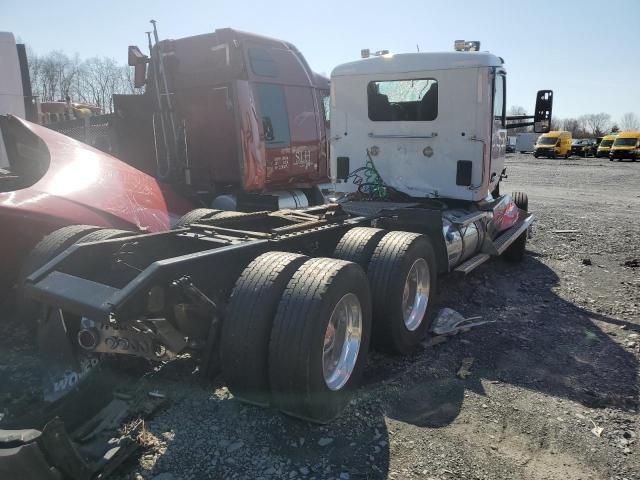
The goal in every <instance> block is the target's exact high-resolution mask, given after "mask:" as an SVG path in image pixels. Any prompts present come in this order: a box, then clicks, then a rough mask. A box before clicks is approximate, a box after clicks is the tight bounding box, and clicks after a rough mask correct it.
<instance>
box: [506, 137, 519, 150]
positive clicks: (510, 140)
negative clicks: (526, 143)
mask: <svg viewBox="0 0 640 480" xmlns="http://www.w3.org/2000/svg"><path fill="white" fill-rule="evenodd" d="M516 141H517V137H515V136H511V135H510V136H508V137H507V153H514V152H515V151H516Z"/></svg>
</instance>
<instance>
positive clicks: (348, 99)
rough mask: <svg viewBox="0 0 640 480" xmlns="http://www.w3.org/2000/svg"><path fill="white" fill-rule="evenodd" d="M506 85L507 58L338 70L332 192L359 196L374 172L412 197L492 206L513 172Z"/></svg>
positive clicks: (397, 59) (430, 56)
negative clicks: (505, 174)
mask: <svg viewBox="0 0 640 480" xmlns="http://www.w3.org/2000/svg"><path fill="white" fill-rule="evenodd" d="M505 82H506V71H505V70H504V67H503V65H502V61H501V59H500V58H498V57H496V56H495V55H492V54H490V53H485V52H443V53H407V54H398V55H386V56H384V57H374V58H368V59H365V60H360V61H356V62H351V63H347V64H344V65H341V66H339V67H336V68H335V69H334V70H333V72H332V74H331V89H332V90H331V91H332V94H331V131H332V136H331V169H330V170H331V176H332V182H334V184H333V185H332V188H335V190H336V191H338V192H353V191H356V190H358V187H359V184H361V183H362V181H361V180H360V179H359V177H363V176H362V175H361V173H362V172H363V170H358V169H362V168H363V167H366V166H367V165H369V167H368V169H369V170H372V167H375V170H376V171H377V173H378V174H379V177H380V178H381V179H382V181H383V182H384V184H385V185H387V186H388V187H391V188H393V189H394V190H397V191H398V192H401V193H402V194H405V195H408V196H410V197H417V198H425V197H431V198H439V197H443V198H454V199H459V200H467V201H477V200H480V199H483V198H485V197H486V195H487V192H488V191H491V190H493V189H494V188H495V186H496V185H497V183H498V182H499V179H500V175H501V173H502V170H503V168H504V156H505V152H506V146H507V130H506V117H505V108H504V106H505ZM488 119H492V120H491V121H488ZM353 172H361V173H355V174H354V173H353ZM364 173H367V171H366V169H365V170H364Z"/></svg>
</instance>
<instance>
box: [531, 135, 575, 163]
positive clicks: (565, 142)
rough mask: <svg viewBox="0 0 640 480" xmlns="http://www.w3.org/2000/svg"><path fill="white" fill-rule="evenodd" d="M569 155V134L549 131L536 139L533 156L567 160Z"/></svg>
mask: <svg viewBox="0 0 640 480" xmlns="http://www.w3.org/2000/svg"><path fill="white" fill-rule="evenodd" d="M570 155H571V132H565V131H558V130H555V131H551V132H549V133H545V134H544V135H541V136H540V137H539V138H538V141H537V142H536V146H535V149H534V150H533V156H534V157H536V158H538V157H547V158H556V157H564V158H569V156H570Z"/></svg>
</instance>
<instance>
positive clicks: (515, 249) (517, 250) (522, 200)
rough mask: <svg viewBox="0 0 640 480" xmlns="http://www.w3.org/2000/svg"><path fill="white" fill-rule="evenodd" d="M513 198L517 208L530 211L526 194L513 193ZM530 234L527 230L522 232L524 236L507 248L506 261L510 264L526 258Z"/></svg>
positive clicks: (504, 255) (505, 252)
mask: <svg viewBox="0 0 640 480" xmlns="http://www.w3.org/2000/svg"><path fill="white" fill-rule="evenodd" d="M511 196H512V197H513V202H514V203H515V204H516V206H517V207H518V208H519V209H521V210H524V211H525V212H528V211H529V197H528V196H527V194H526V193H524V192H513V193H512V194H511ZM528 234H529V232H527V231H526V230H525V231H524V232H522V234H521V235H520V236H519V237H518V238H517V239H516V241H515V242H513V243H512V244H511V245H509V246H508V247H507V249H506V250H505V251H504V253H503V254H502V256H503V257H504V259H505V260H507V261H509V262H520V261H522V259H523V258H524V253H525V250H526V248H527V236H528Z"/></svg>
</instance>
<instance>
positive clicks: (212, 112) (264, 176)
mask: <svg viewBox="0 0 640 480" xmlns="http://www.w3.org/2000/svg"><path fill="white" fill-rule="evenodd" d="M154 29H155V27H154ZM154 33H157V32H154ZM129 64H130V65H132V66H134V67H135V78H136V85H137V86H142V85H146V90H145V93H144V94H143V95H115V96H114V99H113V100H114V108H115V110H116V111H117V112H118V114H117V116H115V117H114V118H113V121H112V122H111V124H112V125H113V130H114V133H115V135H114V145H113V153H114V155H115V156H116V157H118V158H121V159H122V160H124V161H125V162H127V163H129V164H130V165H133V166H134V167H136V168H138V169H140V170H142V171H144V172H146V173H148V174H150V175H154V176H155V177H156V178H158V179H160V180H162V181H163V182H165V183H168V184H170V185H172V186H174V187H176V188H179V189H180V191H181V192H184V193H185V194H187V195H191V196H195V197H197V198H198V200H199V201H200V202H201V203H203V204H204V205H207V206H211V207H212V208H220V209H225V210H236V209H237V210H243V211H252V210H253V211H255V210H277V209H278V208H288V207H306V206H309V205H318V204H321V203H323V202H324V199H323V197H322V194H321V193H320V191H319V188H318V187H317V185H318V184H320V183H323V182H326V181H327V180H328V172H327V168H328V136H327V132H328V125H329V124H328V112H327V111H326V109H325V104H326V105H328V100H329V81H328V79H327V78H325V77H323V76H321V75H318V74H317V73H315V72H314V71H313V70H311V67H310V66H309V64H308V63H307V61H306V60H305V58H304V57H303V55H302V53H300V51H298V49H297V48H296V47H295V46H293V45H292V44H291V43H288V42H285V41H282V40H276V39H273V38H268V37H263V36H260V35H255V34H252V33H247V32H241V31H238V30H233V29H230V28H223V29H218V30H216V31H215V32H213V33H207V34H203V35H196V36H191V37H184V38H179V39H175V40H161V41H158V40H157V35H156V43H155V45H153V46H152V48H151V54H150V58H149V57H147V56H146V55H144V54H142V52H141V51H140V49H139V48H137V47H130V48H129ZM147 66H149V72H148V73H147V71H146V67H147Z"/></svg>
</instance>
